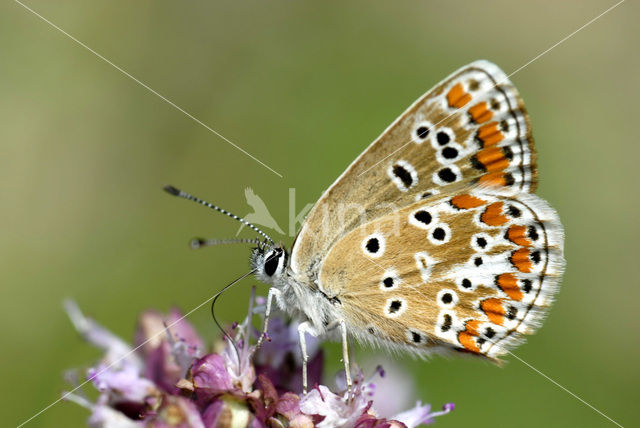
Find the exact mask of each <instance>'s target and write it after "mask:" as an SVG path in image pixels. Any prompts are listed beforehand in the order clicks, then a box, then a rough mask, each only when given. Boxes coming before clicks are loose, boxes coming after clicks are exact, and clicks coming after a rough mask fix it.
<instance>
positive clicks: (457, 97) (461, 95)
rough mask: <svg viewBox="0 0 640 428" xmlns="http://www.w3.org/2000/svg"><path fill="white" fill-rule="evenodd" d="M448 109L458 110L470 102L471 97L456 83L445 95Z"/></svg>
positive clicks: (460, 84)
mask: <svg viewBox="0 0 640 428" xmlns="http://www.w3.org/2000/svg"><path fill="white" fill-rule="evenodd" d="M447 101H448V102H449V107H454V108H460V107H463V106H464V105H465V104H467V103H468V102H469V101H471V95H469V94H468V93H467V92H465V90H464V88H463V87H462V83H458V84H457V85H455V86H454V87H453V88H451V90H450V91H449V92H448V93H447Z"/></svg>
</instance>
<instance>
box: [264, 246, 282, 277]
mask: <svg viewBox="0 0 640 428" xmlns="http://www.w3.org/2000/svg"><path fill="white" fill-rule="evenodd" d="M281 255H282V252H281V251H278V250H276V251H274V252H272V253H271V254H269V255H268V256H267V261H266V262H265V263H264V273H266V274H267V275H268V276H273V274H274V273H276V270H278V264H279V262H280V256H281Z"/></svg>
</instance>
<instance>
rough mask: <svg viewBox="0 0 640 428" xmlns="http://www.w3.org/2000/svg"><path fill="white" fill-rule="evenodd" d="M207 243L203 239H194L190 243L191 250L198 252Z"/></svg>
mask: <svg viewBox="0 0 640 428" xmlns="http://www.w3.org/2000/svg"><path fill="white" fill-rule="evenodd" d="M206 243H207V241H205V240H204V239H202V238H193V239H192V240H191V241H190V242H189V246H190V247H191V248H193V249H194V250H197V249H198V248H201V247H203V246H204V245H205V244H206Z"/></svg>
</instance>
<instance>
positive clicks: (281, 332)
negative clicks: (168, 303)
mask: <svg viewBox="0 0 640 428" xmlns="http://www.w3.org/2000/svg"><path fill="white" fill-rule="evenodd" d="M255 302H258V303H263V299H261V298H258V299H255V298H254V296H253V294H252V297H251V301H250V305H249V314H248V315H247V317H246V318H245V320H244V321H243V322H242V323H240V324H235V323H234V325H233V327H232V328H231V329H230V330H229V332H228V333H226V334H225V337H224V338H223V340H222V341H220V342H219V343H218V346H217V349H219V350H218V352H209V353H207V352H205V351H206V348H205V345H204V342H203V341H202V340H201V338H200V337H199V336H198V334H197V332H196V331H195V329H194V328H193V327H192V326H191V325H190V324H189V322H188V321H186V320H185V319H184V317H183V316H182V315H181V313H180V311H178V310H177V309H172V310H171V311H170V312H169V314H168V315H166V316H165V315H163V314H162V313H160V312H159V311H156V310H148V311H145V312H143V313H142V314H141V315H140V317H139V320H138V327H137V330H136V334H135V340H134V345H130V344H128V343H127V342H125V341H123V340H122V339H120V338H118V337H117V336H115V335H114V334H112V333H111V332H109V331H108V330H107V329H105V328H104V327H102V326H100V325H99V324H97V323H96V322H95V321H93V320H91V319H90V318H87V317H85V316H84V315H83V314H82V312H81V311H80V309H79V308H78V307H77V305H76V304H75V303H73V302H65V307H66V310H67V313H68V314H69V317H70V319H71V321H72V323H73V325H74V326H75V328H76V330H78V332H79V333H80V334H81V335H82V337H83V338H84V339H85V340H87V341H88V342H89V343H91V344H92V345H95V346H97V347H99V348H101V349H102V350H103V351H104V356H103V358H102V359H101V360H100V361H98V362H97V363H96V364H94V365H93V366H92V367H90V368H89V369H87V370H86V372H85V380H86V381H85V382H84V383H81V384H80V378H79V377H77V379H75V380H73V379H71V380H70V381H71V383H72V385H73V384H75V385H77V384H80V385H77V386H76V387H75V388H74V389H73V390H72V391H71V392H68V393H65V394H64V395H63V398H65V399H66V400H68V401H72V402H75V403H77V404H79V405H81V406H83V407H85V408H87V409H88V410H89V411H90V412H91V415H90V416H89V418H88V420H87V425H88V426H90V427H95V428H99V427H100V428H106V427H109V428H113V427H132V428H134V427H136V428H137V427H161V428H164V427H167V428H168V427H176V428H177V427H179V428H205V427H207V428H208V427H245V426H246V427H251V428H258V427H291V428H312V427H320V428H322V427H336V428H337V427H345V428H347V427H357V428H391V427H393V428H399V427H406V428H412V427H416V426H418V425H420V424H429V423H432V422H433V421H434V418H435V417H437V416H439V415H442V414H445V413H449V412H450V411H451V410H453V407H454V406H453V404H447V405H445V407H444V408H443V410H442V411H440V412H431V411H430V409H431V408H430V406H429V405H428V404H427V405H422V404H421V403H420V402H418V403H417V405H416V406H415V407H414V408H413V409H410V410H407V411H405V412H402V413H399V414H397V415H395V416H393V417H390V418H382V417H379V416H378V414H377V412H376V411H375V409H374V407H373V397H374V396H375V393H376V388H375V383H374V382H373V381H372V379H373V377H372V378H371V379H365V377H364V375H363V373H362V372H361V371H360V370H357V373H356V375H355V376H354V382H353V387H352V390H351V393H349V392H347V388H346V382H345V376H344V373H342V374H341V375H340V376H338V377H337V379H336V385H338V386H337V387H336V388H335V389H334V390H335V391H338V392H334V391H332V390H331V389H330V388H329V387H327V386H325V385H322V384H321V381H322V365H323V353H322V350H321V348H320V346H319V343H318V342H317V341H311V340H310V341H309V342H308V347H309V355H310V359H309V370H308V373H309V380H310V384H312V385H315V386H314V388H313V389H312V390H311V391H310V392H309V393H307V394H304V395H303V394H301V383H302V381H301V365H302V362H301V358H300V356H299V351H298V343H297V337H298V333H297V324H296V323H294V322H291V323H285V322H284V321H283V320H282V319H281V318H277V317H273V318H271V323H270V329H269V339H270V340H269V341H265V342H264V343H263V345H262V347H261V348H260V349H256V347H255V346H254V345H251V344H250V342H251V341H252V340H253V341H255V339H256V337H257V333H256V332H255V331H254V329H253V327H252V325H251V317H252V316H253V315H254V313H261V312H263V311H264V306H263V305H260V306H258V307H255V308H254V303H255ZM375 375H378V376H381V377H382V376H384V371H383V370H382V369H381V368H380V369H377V370H376V372H375ZM375 375H374V376H375ZM68 377H69V378H73V376H68ZM85 383H91V384H92V385H93V386H94V387H95V388H96V389H97V390H98V392H99V396H98V399H97V400H96V401H95V402H91V401H90V400H89V399H88V398H87V397H86V396H85V395H84V392H83V390H82V389H81V386H83V385H84V384H85Z"/></svg>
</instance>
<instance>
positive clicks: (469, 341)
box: [458, 330, 480, 353]
mask: <svg viewBox="0 0 640 428" xmlns="http://www.w3.org/2000/svg"><path fill="white" fill-rule="evenodd" d="M474 337H475V336H473V335H471V334H469V333H467V331H466V330H465V331H461V332H460V333H458V340H459V341H460V343H461V344H462V346H464V347H465V348H466V349H468V350H469V351H471V352H475V353H480V348H478V345H476V341H475V340H474V339H473V338H474Z"/></svg>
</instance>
